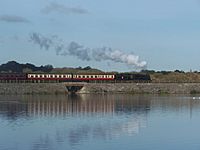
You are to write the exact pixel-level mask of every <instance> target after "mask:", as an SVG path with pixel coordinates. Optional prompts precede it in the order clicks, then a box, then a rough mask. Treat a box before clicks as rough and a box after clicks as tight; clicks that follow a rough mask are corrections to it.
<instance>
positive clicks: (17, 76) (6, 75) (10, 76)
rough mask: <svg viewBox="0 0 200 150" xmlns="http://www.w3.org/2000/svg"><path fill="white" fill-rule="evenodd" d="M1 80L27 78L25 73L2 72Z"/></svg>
mask: <svg viewBox="0 0 200 150" xmlns="http://www.w3.org/2000/svg"><path fill="white" fill-rule="evenodd" d="M0 80H27V76H26V74H24V73H0Z"/></svg>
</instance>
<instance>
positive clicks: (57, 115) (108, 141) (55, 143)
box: [0, 95, 200, 150]
mask: <svg viewBox="0 0 200 150" xmlns="http://www.w3.org/2000/svg"><path fill="white" fill-rule="evenodd" d="M198 98H199V97H198V96H196V99H194V98H193V97H192V96H184V95H181V96H180V95H179V96H151V95H139V96H133V95H77V96H0V150H70V149H74V150H111V149H120V150H133V149H136V150H177V149H180V150H188V149H190V150H199V149H200V99H198Z"/></svg>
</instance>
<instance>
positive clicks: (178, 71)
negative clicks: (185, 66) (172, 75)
mask: <svg viewBox="0 0 200 150" xmlns="http://www.w3.org/2000/svg"><path fill="white" fill-rule="evenodd" d="M174 72H177V73H185V72H184V71H182V70H175V71H174Z"/></svg>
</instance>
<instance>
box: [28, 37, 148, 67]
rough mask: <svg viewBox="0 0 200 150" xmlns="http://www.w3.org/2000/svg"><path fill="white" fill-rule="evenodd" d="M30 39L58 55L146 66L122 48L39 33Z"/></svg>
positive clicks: (137, 57) (84, 59) (145, 63)
mask: <svg viewBox="0 0 200 150" xmlns="http://www.w3.org/2000/svg"><path fill="white" fill-rule="evenodd" d="M30 41H31V42H33V43H34V44H36V45H39V46H40V48H41V49H45V50H49V49H54V50H55V52H56V55H60V56H67V55H69V56H74V57H77V58H78V59H80V60H83V61H92V60H93V61H98V62H101V61H110V62H117V63H123V64H126V65H128V66H131V67H135V68H137V69H138V68H140V69H142V68H145V67H146V65H147V62H146V61H140V58H139V56H137V55H134V54H133V53H129V54H127V53H125V52H122V51H120V50H113V49H112V48H107V47H103V48H93V49H92V48H86V47H84V46H83V45H80V44H78V43H76V42H70V43H69V44H67V43H65V42H64V41H63V40H62V39H59V37H58V36H55V35H54V36H50V37H45V36H43V35H41V34H38V33H32V34H30Z"/></svg>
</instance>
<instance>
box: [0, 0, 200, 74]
mask: <svg viewBox="0 0 200 150" xmlns="http://www.w3.org/2000/svg"><path fill="white" fill-rule="evenodd" d="M34 32H36V33H39V34H41V35H43V36H45V37H50V36H53V35H56V36H57V37H59V39H62V41H63V43H64V44H65V43H66V45H67V43H70V42H72V41H75V42H77V43H79V44H80V45H83V46H84V47H86V48H90V49H95V48H102V47H110V48H112V49H113V50H120V51H121V52H123V53H124V54H134V55H137V56H139V61H140V62H142V61H146V62H147V69H155V70H175V69H179V70H185V71H189V70H190V69H192V70H200V66H199V63H198V58H199V56H200V42H199V39H200V1H199V0H168V1H167V0H151V1H149V0H117V1H116V0H101V1H94V0H84V1H83V0H17V1H13V0H1V2H0V52H1V55H0V63H5V62H7V61H9V60H16V61H19V62H21V63H25V62H30V63H34V64H36V65H44V64H52V65H53V66H55V67H65V66H70V67H77V66H82V67H84V66H88V65H90V66H92V67H96V68H99V69H103V70H105V71H111V70H119V71H131V70H134V69H135V66H130V65H129V66H127V65H126V64H125V63H122V62H116V61H112V60H111V59H110V60H109V59H106V60H101V61H95V60H91V61H83V60H81V59H78V58H77V57H76V56H72V55H65V56H62V55H56V53H55V50H54V48H53V47H52V48H50V49H48V50H45V49H40V47H39V46H38V45H37V44H34V43H33V42H30V34H32V33H34Z"/></svg>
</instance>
